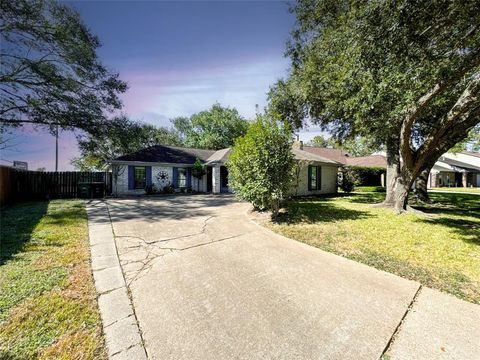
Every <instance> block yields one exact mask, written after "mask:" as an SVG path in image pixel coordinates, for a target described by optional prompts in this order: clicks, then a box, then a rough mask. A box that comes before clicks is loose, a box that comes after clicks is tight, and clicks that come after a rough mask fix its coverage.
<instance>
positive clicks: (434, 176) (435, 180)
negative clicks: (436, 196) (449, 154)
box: [430, 172, 438, 188]
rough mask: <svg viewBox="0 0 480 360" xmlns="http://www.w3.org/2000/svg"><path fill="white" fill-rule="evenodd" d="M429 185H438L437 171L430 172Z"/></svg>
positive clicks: (433, 186)
mask: <svg viewBox="0 0 480 360" xmlns="http://www.w3.org/2000/svg"><path fill="white" fill-rule="evenodd" d="M430 185H431V187H432V188H435V187H438V173H434V172H431V173H430Z"/></svg>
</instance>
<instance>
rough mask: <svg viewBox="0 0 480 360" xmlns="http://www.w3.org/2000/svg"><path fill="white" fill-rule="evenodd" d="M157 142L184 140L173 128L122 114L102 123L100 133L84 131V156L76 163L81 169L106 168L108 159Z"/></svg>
mask: <svg viewBox="0 0 480 360" xmlns="http://www.w3.org/2000/svg"><path fill="white" fill-rule="evenodd" d="M156 144H163V145H181V144H182V143H181V140H180V138H179V137H178V136H177V134H176V133H175V132H174V131H172V130H170V129H166V128H162V127H160V128H157V127H155V126H153V125H150V124H145V123H140V122H137V121H133V120H130V119H129V118H127V117H126V116H119V117H115V118H113V119H112V120H110V121H109V126H106V127H102V128H101V129H100V130H99V132H98V133H96V134H94V135H92V134H83V135H81V136H80V137H79V138H78V146H79V149H80V157H78V158H75V159H73V160H72V164H73V165H74V166H75V167H76V168H78V169H80V170H103V169H105V168H106V166H107V163H106V161H107V160H111V159H114V158H116V157H118V156H121V155H125V154H128V153H132V152H135V151H138V150H140V149H143V148H146V147H149V146H153V145H156Z"/></svg>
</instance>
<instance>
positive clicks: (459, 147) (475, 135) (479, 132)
mask: <svg viewBox="0 0 480 360" xmlns="http://www.w3.org/2000/svg"><path fill="white" fill-rule="evenodd" d="M462 151H480V126H476V127H474V128H473V129H472V130H470V132H469V133H468V136H467V138H466V139H465V140H463V141H461V142H459V143H458V144H456V145H455V146H454V147H452V148H451V149H450V152H453V153H459V152H462Z"/></svg>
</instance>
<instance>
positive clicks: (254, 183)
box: [227, 115, 295, 217]
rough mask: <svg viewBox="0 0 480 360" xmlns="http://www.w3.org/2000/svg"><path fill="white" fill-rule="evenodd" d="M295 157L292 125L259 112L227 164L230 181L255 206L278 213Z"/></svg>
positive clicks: (238, 142)
mask: <svg viewBox="0 0 480 360" xmlns="http://www.w3.org/2000/svg"><path fill="white" fill-rule="evenodd" d="M294 163H295V160H294V158H293V153H292V136H291V128H290V126H289V125H288V123H287V124H285V125H282V126H279V125H278V123H277V122H276V121H275V120H273V119H271V118H268V117H266V116H262V115H259V116H258V118H257V120H256V121H255V122H254V123H253V124H252V125H250V127H249V129H248V131H247V133H246V134H245V136H242V137H240V138H238V139H237V141H236V142H235V146H234V147H233V149H232V152H231V154H230V157H229V160H228V162H227V167H228V171H229V185H230V186H231V187H232V189H233V190H234V192H235V194H236V195H237V196H239V197H240V198H242V199H244V200H246V201H249V202H251V203H252V205H253V206H254V208H255V209H261V210H264V209H266V210H271V211H272V213H273V216H274V217H276V216H277V214H278V211H279V208H280V201H281V200H282V199H283V198H284V196H285V194H286V193H287V192H288V190H289V189H290V187H291V184H292V179H293V171H294Z"/></svg>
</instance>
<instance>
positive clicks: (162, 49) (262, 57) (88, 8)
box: [2, 1, 318, 170]
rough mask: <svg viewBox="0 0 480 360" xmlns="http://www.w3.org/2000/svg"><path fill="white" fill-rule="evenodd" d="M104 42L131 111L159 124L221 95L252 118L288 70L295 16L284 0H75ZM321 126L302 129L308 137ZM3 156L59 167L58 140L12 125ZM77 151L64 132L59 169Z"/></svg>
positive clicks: (101, 53) (222, 101) (219, 99)
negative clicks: (9, 143) (10, 144)
mask: <svg viewBox="0 0 480 360" xmlns="http://www.w3.org/2000/svg"><path fill="white" fill-rule="evenodd" d="M67 3H68V4H70V5H71V6H73V7H75V8H76V9H77V10H78V11H79V13H80V15H81V17H82V19H83V21H84V22H85V23H86V24H87V25H88V26H89V27H90V29H91V30H92V32H93V33H94V34H96V35H97V36H98V37H99V38H100V40H101V42H102V47H101V48H100V49H99V51H98V54H99V56H100V58H101V59H102V62H103V63H104V64H105V65H106V66H107V67H108V68H110V69H111V70H113V71H118V72H119V73H120V76H121V78H122V79H123V80H125V81H127V83H128V84H129V90H128V91H127V93H126V94H124V95H123V96H122V99H123V102H124V109H123V111H124V112H125V113H127V114H128V115H129V116H130V117H132V118H134V119H137V120H141V121H145V122H149V123H152V124H155V125H159V126H169V119H170V118H173V117H176V116H183V115H187V116H188V115H191V114H193V113H195V112H198V111H201V110H204V109H206V108H208V107H210V106H211V105H212V104H213V103H215V102H219V103H220V104H222V105H224V106H231V107H235V108H237V109H238V110H239V112H240V113H241V114H242V115H244V116H245V117H247V118H253V116H254V114H255V105H258V106H260V108H261V109H262V108H263V107H264V106H265V105H266V92H267V91H268V88H269V86H270V85H271V84H273V83H274V82H275V80H276V79H278V78H279V77H283V76H285V74H286V72H287V70H288V67H289V60H288V59H286V58H284V56H283V53H284V50H285V43H286V40H287V38H288V35H289V32H290V31H291V29H292V27H293V25H294V16H293V15H292V14H290V13H289V12H288V4H287V3H286V2H284V1H223V2H219V1H208V2H207V1H171V2H164V1H162V2H161V1H72V2H67ZM317 133H318V132H317V131H314V129H311V131H310V132H308V133H307V132H302V134H301V138H303V139H304V140H308V139H309V138H311V137H312V136H314V135H316V134H317ZM13 142H14V143H15V144H17V145H16V146H15V147H14V148H12V149H9V150H6V151H3V153H2V159H7V160H23V161H27V162H29V164H30V168H31V169H36V168H38V167H46V168H47V170H51V169H53V167H54V156H53V155H54V151H55V148H54V143H55V142H54V139H53V137H51V136H50V135H49V134H47V133H45V132H44V131H42V130H38V131H36V132H32V131H31V130H30V129H28V128H27V129H26V130H24V131H22V132H18V131H17V132H15V138H14V140H13ZM77 153H78V150H77V147H76V142H75V140H74V136H73V135H72V134H68V133H62V134H61V138H60V170H68V169H71V168H72V167H71V165H70V164H69V163H70V159H71V158H72V157H74V156H75V155H76V154H77Z"/></svg>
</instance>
